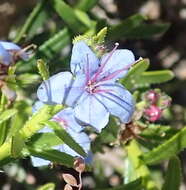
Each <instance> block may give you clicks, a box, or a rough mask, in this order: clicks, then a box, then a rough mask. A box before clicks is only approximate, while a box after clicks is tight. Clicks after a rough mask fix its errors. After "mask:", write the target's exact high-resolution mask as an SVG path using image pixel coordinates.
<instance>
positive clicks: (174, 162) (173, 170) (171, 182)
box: [162, 156, 181, 190]
mask: <svg viewBox="0 0 186 190" xmlns="http://www.w3.org/2000/svg"><path fill="white" fill-rule="evenodd" d="M180 185H181V164H180V160H179V158H178V157H176V156H175V157H173V158H171V159H170V161H169V165H168V170H167V171H166V177H165V182H164V184H163V187H162V190H179V189H180Z"/></svg>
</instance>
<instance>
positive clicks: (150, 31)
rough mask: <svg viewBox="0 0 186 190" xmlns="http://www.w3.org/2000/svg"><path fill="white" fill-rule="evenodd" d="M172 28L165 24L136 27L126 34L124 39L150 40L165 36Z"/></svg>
mask: <svg viewBox="0 0 186 190" xmlns="http://www.w3.org/2000/svg"><path fill="white" fill-rule="evenodd" d="M169 27H170V24H168V23H163V24H161V23H160V24H157V23H156V24H145V23H143V24H141V25H139V26H137V27H135V29H134V30H131V31H130V32H128V33H125V34H124V35H123V37H125V38H128V39H130V38H132V39H134V38H136V39H143V38H150V37H152V36H154V35H162V34H164V33H165V32H166V31H167V30H168V29H169Z"/></svg>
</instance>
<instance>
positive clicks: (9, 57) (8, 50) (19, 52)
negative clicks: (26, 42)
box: [0, 41, 28, 66]
mask: <svg viewBox="0 0 186 190" xmlns="http://www.w3.org/2000/svg"><path fill="white" fill-rule="evenodd" d="M17 57H18V58H21V59H23V60H27V59H28V55H27V53H26V52H25V51H24V49H21V48H20V47H19V46H18V45H16V44H14V43H12V42H6V41H0V63H1V64H3V65H7V66H8V65H10V63H13V62H14V59H17Z"/></svg>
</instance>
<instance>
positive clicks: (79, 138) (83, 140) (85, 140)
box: [55, 129, 90, 157]
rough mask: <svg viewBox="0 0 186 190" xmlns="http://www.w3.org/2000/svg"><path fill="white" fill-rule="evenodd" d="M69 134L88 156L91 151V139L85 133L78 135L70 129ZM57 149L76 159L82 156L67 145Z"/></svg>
mask: <svg viewBox="0 0 186 190" xmlns="http://www.w3.org/2000/svg"><path fill="white" fill-rule="evenodd" d="M67 132H68V133H69V134H70V135H71V137H72V138H73V139H74V140H75V141H76V142H77V143H78V144H79V145H80V146H81V147H82V148H83V150H84V151H85V152H86V153H87V154H88V152H89V150H90V139H89V137H88V135H87V134H86V133H84V132H80V133H76V132H74V131H73V130H71V129H68V130H67ZM55 148H57V149H58V150H59V151H61V152H65V153H66V154H70V155H71V156H74V157H75V156H80V155H79V154H78V153H77V152H75V151H74V150H73V149H71V148H70V147H69V146H68V145H66V144H63V145H59V146H56V147H55ZM80 157H81V156H80Z"/></svg>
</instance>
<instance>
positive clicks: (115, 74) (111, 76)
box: [99, 63, 133, 82]
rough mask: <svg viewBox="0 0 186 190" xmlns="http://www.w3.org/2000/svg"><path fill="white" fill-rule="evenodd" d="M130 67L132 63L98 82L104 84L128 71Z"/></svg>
mask: <svg viewBox="0 0 186 190" xmlns="http://www.w3.org/2000/svg"><path fill="white" fill-rule="evenodd" d="M132 65H133V63H132V64H129V65H127V66H126V67H124V68H122V69H119V70H117V71H114V72H113V73H111V74H109V75H108V76H107V77H104V78H102V79H101V80H100V81H99V82H104V81H106V80H110V79H113V78H114V77H115V76H117V75H118V74H120V73H121V72H122V71H125V70H128V69H129V68H130V67H131V66H132Z"/></svg>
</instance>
